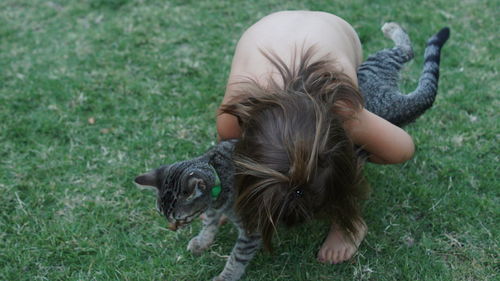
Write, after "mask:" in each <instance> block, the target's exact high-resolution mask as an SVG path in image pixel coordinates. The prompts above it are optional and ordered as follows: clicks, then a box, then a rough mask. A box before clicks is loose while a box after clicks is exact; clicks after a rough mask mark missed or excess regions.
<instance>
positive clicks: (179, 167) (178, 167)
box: [135, 159, 216, 231]
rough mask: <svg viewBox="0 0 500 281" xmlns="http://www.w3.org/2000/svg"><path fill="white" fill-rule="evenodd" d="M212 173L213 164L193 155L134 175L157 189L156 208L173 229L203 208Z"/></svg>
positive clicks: (209, 199)
mask: <svg viewBox="0 0 500 281" xmlns="http://www.w3.org/2000/svg"><path fill="white" fill-rule="evenodd" d="M215 181H216V175H215V171H214V170H213V168H212V167H211V166H210V165H209V164H207V163H204V162H201V161H198V160H197V159H193V160H188V161H182V162H177V163H174V164H171V165H164V166H161V167H159V168H157V169H154V170H152V171H150V172H149V173H145V174H142V175H140V176H138V177H136V178H135V182H136V183H137V184H139V185H143V186H152V187H155V189H156V190H157V195H158V198H157V208H158V211H159V212H161V213H163V215H165V217H166V218H167V220H168V221H169V223H170V224H169V229H171V230H174V231H175V230H177V229H178V228H179V227H182V226H184V225H186V224H188V223H190V222H191V221H192V220H193V219H194V218H196V217H197V216H198V215H200V214H201V213H203V212H204V211H206V210H207V208H208V207H209V205H210V202H211V194H210V192H211V190H212V188H213V186H214V185H215Z"/></svg>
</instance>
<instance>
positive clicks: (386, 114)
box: [357, 23, 450, 126]
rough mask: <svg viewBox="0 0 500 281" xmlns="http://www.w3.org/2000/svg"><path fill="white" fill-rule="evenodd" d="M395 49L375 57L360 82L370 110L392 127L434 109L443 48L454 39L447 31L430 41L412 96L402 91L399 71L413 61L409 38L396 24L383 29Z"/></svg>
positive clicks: (363, 69)
mask: <svg viewBox="0 0 500 281" xmlns="http://www.w3.org/2000/svg"><path fill="white" fill-rule="evenodd" d="M382 31H383V32H384V34H385V36H386V37H387V38H389V39H392V40H393V41H394V43H395V45H396V46H395V47H394V48H392V49H384V50H382V51H379V52H377V53H375V54H374V55H371V56H369V57H368V59H367V60H366V61H365V62H364V63H363V64H362V65H361V66H360V67H359V69H358V73H357V76H358V81H359V88H360V90H361V93H362V94H363V96H364V98H365V103H366V109H367V110H369V111H371V112H373V113H375V114H377V115H378V116H381V117H383V118H384V119H386V120H388V121H390V122H391V123H393V124H395V125H398V126H403V125H406V124H408V123H410V122H412V121H414V120H415V119H416V118H417V117H418V116H420V115H421V114H422V113H424V111H425V110H427V109H428V108H430V107H431V106H432V104H433V102H434V99H435V97H436V94H437V88H438V79H439V62H440V55H441V47H442V46H443V44H444V43H445V42H446V40H448V38H449V36H450V29H449V28H447V27H445V28H443V29H441V30H440V31H439V32H438V33H437V34H435V35H434V36H432V37H431V38H430V39H429V40H428V41H427V47H426V49H425V54H424V59H425V63H424V68H423V71H422V75H421V76H420V81H419V83H418V87H417V89H416V90H415V91H413V92H412V93H410V94H408V95H403V94H401V92H400V91H399V87H398V78H399V71H400V70H401V68H402V67H403V65H404V63H406V62H408V61H410V60H411V59H412V58H413V50H412V47H411V42H410V38H409V37H408V34H406V32H405V31H404V30H403V29H402V28H401V27H400V26H399V25H398V24H396V23H386V24H384V26H383V27H382Z"/></svg>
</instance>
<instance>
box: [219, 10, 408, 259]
mask: <svg viewBox="0 0 500 281" xmlns="http://www.w3.org/2000/svg"><path fill="white" fill-rule="evenodd" d="M361 60H362V51H361V44H360V41H359V38H358V36H357V34H356V32H355V31H354V30H353V28H352V27H351V26H350V25H349V24H348V23H347V22H346V21H344V20H342V19H341V18H339V17H337V16H335V15H332V14H328V13H324V12H309V11H286V12H278V13H274V14H271V15H269V16H266V17H264V18H263V19H261V20H260V21H258V22H257V23H255V24H254V25H252V26H251V27H250V28H249V29H248V30H246V31H245V33H244V34H243V36H242V37H241V38H240V40H239V42H238V45H237V47H236V51H235V55H234V58H233V63H232V66H231V72H230V75H229V79H228V85H227V88H226V93H225V96H224V99H223V102H222V105H221V108H220V112H219V115H218V117H217V131H218V134H219V138H220V139H230V138H239V139H240V142H239V143H238V144H237V146H236V148H235V164H236V167H237V169H238V172H237V191H238V193H237V198H236V211H237V212H238V214H239V215H240V216H241V218H242V220H243V222H244V224H245V225H246V227H247V229H248V230H249V231H259V232H260V233H261V234H262V238H263V241H264V245H265V246H266V247H267V248H270V243H271V242H270V241H271V239H272V235H273V233H274V232H275V231H276V227H277V223H278V222H284V223H285V224H286V225H294V224H297V223H299V222H302V221H304V220H308V219H311V218H313V217H318V216H321V217H325V218H327V219H328V220H329V221H330V222H331V223H332V225H331V228H330V231H329V233H328V235H327V237H326V239H325V241H324V242H323V244H322V246H321V248H320V250H319V252H318V255H317V258H318V260H319V261H321V262H326V263H335V264H336V263H339V262H343V261H345V260H348V259H350V258H351V257H352V256H353V254H354V253H355V252H356V250H357V247H358V246H359V244H360V243H361V241H362V240H363V238H364V236H365V235H366V231H367V227H366V224H365V222H364V221H363V219H362V217H361V215H360V211H359V206H358V201H359V199H360V198H362V197H363V196H364V195H365V194H366V191H365V189H364V188H363V187H364V186H365V185H364V184H363V179H362V175H361V166H362V159H361V158H360V157H358V156H357V150H356V149H355V147H361V148H363V149H364V150H366V151H367V152H368V153H369V156H368V160H369V161H371V162H375V163H383V164H389V163H402V162H404V161H406V160H408V159H410V158H411V157H412V155H413V152H414V144H413V141H412V139H411V137H410V136H409V135H408V134H407V133H406V132H405V131H403V130H402V129H400V128H399V127H397V126H394V125H392V124H391V123H389V122H387V121H385V120H384V119H382V118H380V117H378V116H376V115H374V114H372V113H370V112H368V111H367V110H365V109H364V108H363V106H362V105H363V99H362V97H361V95H360V93H359V91H358V87H357V78H356V69H357V68H358V66H359V65H360V63H361Z"/></svg>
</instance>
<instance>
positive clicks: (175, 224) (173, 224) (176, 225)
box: [168, 221, 184, 231]
mask: <svg viewBox="0 0 500 281" xmlns="http://www.w3.org/2000/svg"><path fill="white" fill-rule="evenodd" d="M182 225H184V223H183V222H180V221H176V222H171V223H169V224H168V229H170V230H172V231H177V229H179V227H180V226H182Z"/></svg>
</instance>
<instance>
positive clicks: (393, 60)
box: [135, 23, 450, 281]
mask: <svg viewBox="0 0 500 281" xmlns="http://www.w3.org/2000/svg"><path fill="white" fill-rule="evenodd" d="M382 31H383V32H384V34H385V35H386V37H388V38H390V39H392V40H393V41H394V43H395V45H396V46H395V47H394V48H392V49H385V50H382V51H379V52H377V53H376V54H374V55H372V56H370V57H369V58H368V59H367V61H366V62H364V63H363V64H362V65H361V66H360V68H359V70H358V79H359V87H360V90H361V92H362V93H363V95H364V98H365V101H366V108H367V109H368V110H370V111H372V112H374V113H375V114H377V115H379V116H381V117H383V118H385V119H387V120H388V121H390V122H392V123H394V124H396V125H398V126H402V125H405V124H407V123H409V122H411V121H413V120H415V119H416V118H417V117H418V116H420V115H421V114H422V113H423V112H424V111H425V110H426V109H428V108H429V107H430V106H431V105H432V103H433V102H434V98H435V96H436V93H437V82H438V76H439V59H440V50H441V47H442V46H443V44H444V43H445V42H446V40H447V39H448V37H449V32H450V31H449V29H448V28H443V29H442V30H441V31H439V32H438V33H437V34H436V35H434V36H432V37H431V38H430V39H429V41H428V43H427V48H426V49H425V55H424V58H425V64H424V69H423V73H422V75H421V77H420V81H419V85H418V87H417V89H416V90H415V91H414V92H412V93H410V94H408V95H402V94H400V92H399V90H398V85H397V81H398V74H399V71H400V69H401V68H402V66H403V64H404V63H405V62H407V61H409V60H411V59H412V58H413V51H412V47H411V45H410V39H409V37H408V35H407V34H406V33H405V31H404V30H403V29H402V28H401V27H400V26H399V25H397V24H395V23H386V24H385V25H384V26H383V27H382ZM236 142H237V140H227V141H222V142H220V143H219V144H217V145H216V146H214V147H213V148H211V149H210V150H209V151H208V152H206V153H205V154H204V155H202V156H200V157H197V158H194V159H191V160H187V161H182V162H177V163H174V164H171V165H164V166H161V167H159V168H157V169H155V170H153V171H151V172H149V173H146V174H143V175H140V176H138V177H137V178H136V179H135V182H136V183H137V184H140V185H147V186H154V187H156V189H157V195H158V196H157V207H158V210H159V211H160V212H161V213H163V214H164V215H165V217H166V218H167V220H168V221H169V222H170V229H172V230H177V229H178V228H179V227H182V226H184V225H186V224H188V223H190V222H191V221H192V220H193V219H194V218H196V217H198V216H199V215H200V214H201V213H205V216H204V218H203V227H202V229H201V231H200V233H199V234H198V235H197V236H195V237H194V238H193V239H191V241H190V242H189V244H188V247H187V248H188V250H189V251H191V252H193V253H195V254H198V253H201V252H202V251H204V250H206V249H207V248H208V247H209V246H210V245H211V244H212V242H213V240H214V236H215V234H216V232H217V228H218V223H219V219H220V218H221V216H222V215H226V216H227V217H228V218H229V219H230V220H231V221H232V222H233V223H234V224H235V226H236V228H237V229H238V239H237V240H236V244H235V245H234V248H233V250H232V252H231V255H230V257H229V258H228V260H227V263H226V266H225V267H224V270H223V271H222V272H221V273H220V274H219V275H218V276H217V277H215V278H214V280H226V281H229V280H231V281H234V280H238V279H240V277H241V276H242V275H243V273H244V271H245V267H246V266H247V264H248V263H249V261H250V260H251V259H252V258H253V256H254V255H255V253H256V252H257V250H258V249H259V248H260V246H261V239H260V234H259V233H248V232H247V231H245V229H244V228H243V224H242V222H241V220H240V219H239V218H238V217H237V215H236V214H235V212H234V211H233V208H232V207H233V203H234V197H235V194H234V192H235V191H234V189H233V183H234V177H233V175H234V171H235V168H234V165H233V162H232V152H233V147H234V144H235V143H236ZM219 178H220V193H219V192H216V190H217V189H218V188H219V187H218V181H219Z"/></svg>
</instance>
